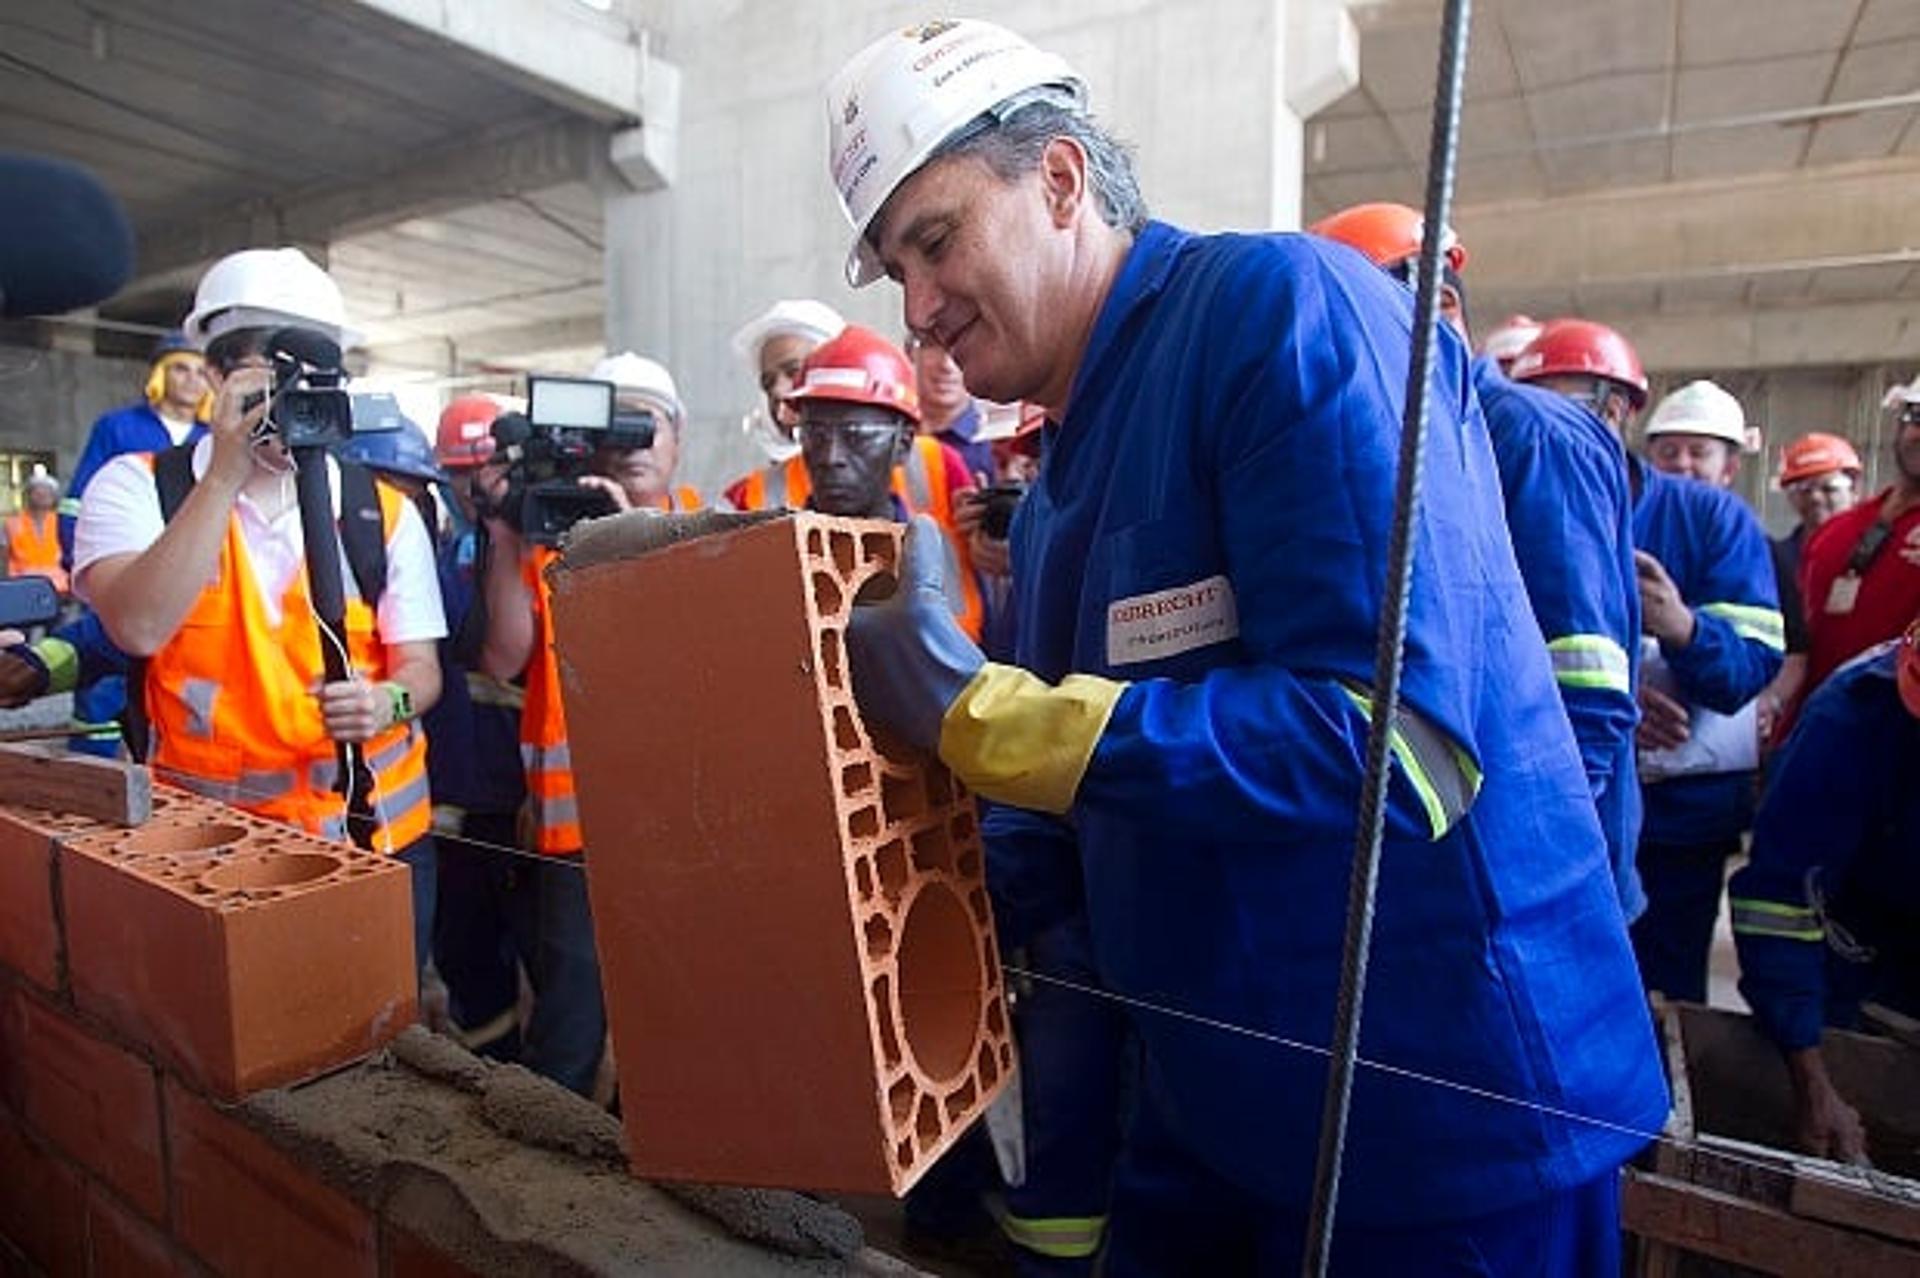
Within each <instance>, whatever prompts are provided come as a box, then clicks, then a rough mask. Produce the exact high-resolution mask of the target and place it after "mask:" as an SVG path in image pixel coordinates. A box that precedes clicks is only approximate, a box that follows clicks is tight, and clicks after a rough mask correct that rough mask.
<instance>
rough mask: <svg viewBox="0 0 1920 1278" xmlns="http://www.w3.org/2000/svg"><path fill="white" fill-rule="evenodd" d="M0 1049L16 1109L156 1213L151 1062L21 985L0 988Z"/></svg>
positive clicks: (161, 1187) (160, 1211)
mask: <svg viewBox="0 0 1920 1278" xmlns="http://www.w3.org/2000/svg"><path fill="white" fill-rule="evenodd" d="M0 1021H4V1027H3V1028H0V1050H4V1051H5V1052H6V1053H7V1055H8V1056H9V1057H10V1058H12V1060H13V1064H12V1065H11V1066H10V1067H9V1068H8V1069H7V1086H8V1088H9V1089H10V1092H11V1094H10V1095H9V1097H8V1099H9V1102H10V1103H11V1104H12V1106H13V1109H14V1112H15V1113H16V1114H17V1115H19V1117H20V1118H21V1119H22V1120H24V1121H25V1123H26V1124H27V1126H28V1127H30V1128H32V1129H33V1130H34V1131H36V1132H38V1133H39V1134H40V1135H41V1136H42V1137H44V1138H45V1139H46V1140H47V1141H48V1142H49V1143H51V1144H52V1145H53V1146H54V1147H55V1148H57V1149H59V1150H60V1152H61V1153H63V1154H65V1155H66V1156H67V1157H68V1158H69V1159H71V1160H72V1161H73V1162H75V1163H77V1164H79V1165H80V1166H82V1167H84V1168H86V1169H87V1170H88V1171H89V1172H91V1173H92V1174H94V1175H95V1176H98V1177H100V1178H101V1179H102V1180H104V1181H106V1182H107V1183H108V1184H110V1185H112V1186H113V1187H114V1188H115V1189H117V1190H118V1191H120V1193H122V1194H123V1195H125V1196H126V1198H127V1200H128V1201H129V1202H131V1203H132V1204H133V1205H134V1206H135V1207H137V1208H138V1209H139V1210H140V1211H142V1212H144V1213H146V1215H147V1216H148V1217H149V1218H150V1219H153V1220H161V1219H164V1218H165V1216H166V1210H167V1181H166V1169H165V1167H164V1165H163V1162H162V1159H161V1153H160V1094H159V1090H158V1080H157V1079H156V1078H155V1075H154V1071H153V1067H152V1066H150V1065H148V1064H147V1063H146V1062H145V1061H143V1060H141V1059H140V1058H138V1057H137V1056H133V1055H131V1054H130V1053H128V1052H126V1051H123V1050H122V1049H120V1048H119V1047H116V1046H114V1045H113V1044H111V1043H108V1042H105V1041H103V1040H102V1039H100V1038H98V1037H97V1036H95V1035H94V1034H92V1033H89V1032H88V1031H87V1030H86V1029H84V1028H82V1027H81V1026H79V1025H77V1024H75V1023H74V1021H73V1020H72V1019H71V1018H70V1017H69V1016H67V1015H63V1014H62V1013H61V1011H60V1010H59V1009H58V1008H57V1007H55V1006H53V1005H50V1004H48V1003H46V1002H45V1001H43V1000H42V999H40V998H39V997H37V996H36V995H34V994H32V993H29V992H28V991H27V990H26V989H25V988H24V987H20V988H17V989H15V990H13V991H12V992H11V993H10V994H0Z"/></svg>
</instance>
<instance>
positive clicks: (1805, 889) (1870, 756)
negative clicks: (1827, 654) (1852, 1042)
mask: <svg viewBox="0 0 1920 1278" xmlns="http://www.w3.org/2000/svg"><path fill="white" fill-rule="evenodd" d="M1896 659H1897V657H1896V645H1894V644H1883V645H1881V646H1880V647H1878V648H1875V649H1870V650H1869V651H1868V652H1866V653H1864V654H1862V655H1861V656H1859V657H1856V658H1855V659H1854V660H1853V661H1851V662H1849V663H1848V664H1847V665H1845V666H1842V667H1841V668H1840V669H1839V670H1838V671H1837V672H1835V673H1834V674H1833V675H1832V676H1830V677H1829V678H1828V679H1827V681H1826V682H1825V683H1823V684H1821V685H1820V687H1819V688H1818V689H1817V690H1816V691H1815V692H1814V694H1813V697H1812V698H1811V699H1810V700H1809V701H1808V702H1807V704H1806V708H1805V709H1804V710H1803V711H1802V712H1801V716H1800V718H1799V720H1798V721H1797V722H1796V723H1795V725H1794V729H1793V731H1792V733H1791V734H1789V735H1788V737H1787V740H1786V743H1785V744H1784V745H1782V746H1781V748H1780V752H1779V754H1777V755H1775V756H1774V760H1773V763H1772V766H1771V768H1770V769H1769V777H1768V781H1767V790H1766V794H1765V795H1764V796H1763V797H1762V798H1761V800H1760V812H1759V815H1758V816H1757V817H1756V818H1755V820H1754V825H1753V852H1752V856H1751V857H1750V858H1749V860H1748V861H1747V864H1746V865H1745V866H1744V867H1742V868H1741V870H1740V871H1739V872H1738V873H1737V874H1735V875H1734V876H1733V880H1732V882H1731V883H1729V884H1728V886H1727V896H1728V898H1729V900H1730V904H1731V907H1732V911H1733V939H1734V943H1735V945H1736V946H1738V947H1739V952H1740V993H1741V994H1742V995H1743V996H1745V998H1746V1000H1747V1003H1748V1005H1749V1006H1751V1007H1752V1008H1753V1015H1754V1019H1755V1020H1757V1021H1758V1022H1759V1023H1760V1026H1761V1028H1762V1029H1764V1030H1765V1031H1766V1033H1767V1035H1768V1037H1770V1038H1772V1039H1773V1041H1774V1042H1776V1043H1778V1044H1779V1045H1780V1046H1781V1048H1782V1049H1784V1050H1786V1051H1795V1050H1798V1049H1800V1048H1804V1047H1813V1046H1815V1045H1816V1044H1818V1043H1819V1041H1820V1029H1821V1026H1822V1025H1823V1024H1825V1025H1837V1026H1841V1027H1843V1028H1852V1027H1853V1026H1855V1025H1856V1024H1857V1023H1858V1021H1859V1011H1860V1002H1861V1000H1862V999H1864V998H1872V999H1875V1000H1877V1001H1879V1002H1882V1003H1886V1004H1888V1005H1890V1006H1892V1007H1894V1008H1895V1009H1897V1010H1899V1011H1903V1012H1906V1013H1908V1014H1909V1015H1920V786H1916V785H1915V784H1914V783H1913V779H1914V777H1915V776H1916V775H1920V721H1916V720H1915V719H1914V717H1913V715H1911V714H1909V713H1908V712H1907V709H1906V707H1905V706H1904V705H1903V704H1902V703H1901V700H1900V694H1899V691H1898V688H1897V687H1896V685H1895V682H1894V668H1895V661H1896Z"/></svg>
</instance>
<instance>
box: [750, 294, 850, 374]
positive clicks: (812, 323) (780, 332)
mask: <svg viewBox="0 0 1920 1278" xmlns="http://www.w3.org/2000/svg"><path fill="white" fill-rule="evenodd" d="M846 326H847V321H846V320H844V319H842V318H841V316H840V312H839V311H836V310H834V309H833V308H832V307H831V306H828V305H827V304H826V303H825V302H816V301H814V300H813V299H812V298H810V297H801V298H783V299H781V300H780V301H778V302H775V303H774V304H773V305H772V306H769V307H768V308H767V309H766V310H764V311H762V312H761V313H760V314H758V315H756V316H754V317H753V318H752V319H750V320H748V321H747V322H746V323H745V324H743V325H741V326H740V331H739V332H737V333H735V334H734V335H733V350H734V353H735V354H736V355H738V356H739V357H740V358H741V359H744V360H745V361H747V363H748V364H750V365H752V366H753V371H754V373H755V375H758V374H759V372H760V368H759V364H760V348H761V347H762V346H765V345H766V344H767V343H768V342H770V341H772V340H773V339H774V338H776V337H786V336H789V335H792V336H795V337H804V338H806V339H808V340H809V341H811V342H813V343H815V344H816V345H817V344H818V343H820V342H826V341H831V340H832V339H834V338H836V337H838V336H840V330H841V329H843V328H845V327H846Z"/></svg>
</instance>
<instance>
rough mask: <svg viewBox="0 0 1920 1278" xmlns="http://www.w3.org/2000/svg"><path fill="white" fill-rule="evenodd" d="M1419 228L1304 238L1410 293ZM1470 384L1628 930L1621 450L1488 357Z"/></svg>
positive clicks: (1631, 879) (1630, 826)
mask: <svg viewBox="0 0 1920 1278" xmlns="http://www.w3.org/2000/svg"><path fill="white" fill-rule="evenodd" d="M1422 225H1423V224H1422V219H1421V216H1420V214H1419V212H1418V211H1417V210H1414V209H1411V208H1408V207H1407V206H1406V205H1404V204H1390V203H1382V204H1361V205H1356V206H1355V207H1353V208H1350V209H1345V210H1343V211H1341V212H1339V213H1335V214H1334V215H1333V216H1331V217H1328V218H1326V219H1323V220H1322V221H1320V222H1318V223H1316V224H1315V225H1314V226H1312V227H1310V228H1308V229H1309V230H1310V231H1311V232H1312V233H1313V234H1315V235H1320V236H1324V237H1325V238H1327V239H1331V240H1337V241H1339V242H1340V243H1342V244H1346V245H1348V246H1350V247H1352V248H1355V249H1358V250H1359V251H1360V252H1362V253H1364V254H1366V256H1367V258H1368V259H1369V260H1370V261H1372V262H1373V264H1374V265H1375V266H1378V267H1380V268H1381V269H1382V270H1384V271H1386V272H1387V273H1388V274H1389V275H1392V276H1393V277H1394V278H1396V279H1398V280H1401V281H1402V282H1403V283H1407V284H1409V286H1411V283H1412V273H1413V271H1414V270H1415V269H1416V266H1417V263H1418V261H1419V256H1420V236H1421V231H1422ZM1443 246H1444V257H1445V260H1446V263H1447V274H1446V282H1445V283H1444V284H1443V285H1442V286H1441V290H1442V291H1441V297H1442V299H1443V305H1442V308H1441V310H1442V313H1443V314H1444V315H1445V316H1446V318H1447V320H1448V321H1449V322H1450V323H1451V324H1452V325H1453V327H1454V331H1456V332H1457V333H1459V334H1460V340H1461V341H1463V342H1466V343H1467V344H1468V346H1469V348H1471V346H1472V344H1473V334H1472V332H1471V331H1470V329H1469V327H1468V322H1467V308H1466V292H1465V290H1466V281H1465V278H1464V272H1465V270H1466V265H1467V250H1466V246H1465V245H1463V244H1461V243H1460V241H1459V238H1458V237H1457V236H1456V235H1454V233H1453V230H1452V228H1451V227H1449V228H1447V231H1446V237H1445V239H1444V241H1443ZM1509 323H1511V321H1509ZM1535 327H1536V328H1537V327H1538V326H1537V325H1536V326H1535ZM1472 373H1473V386H1474V392H1475V394H1476V395H1478V397H1479V399H1480V407H1481V410H1482V411H1483V412H1484V414H1485V415H1486V421H1487V435H1488V438H1490V439H1491V440H1492V442H1493V460H1494V465H1495V467H1496V468H1497V469H1498V470H1499V472H1500V491H1501V492H1502V493H1503V494H1504V495H1505V504H1506V513H1507V529H1508V531H1509V533H1510V534H1511V536H1512V540H1513V550H1514V556H1515V558H1516V559H1518V560H1519V562H1520V579H1521V581H1522V582H1523V583H1525V585H1526V588H1527V601H1528V602H1529V603H1531V604H1532V605H1533V615H1534V618H1535V620H1537V621H1538V622H1539V623H1540V632H1541V637H1542V638H1543V639H1545V640H1546V644H1547V652H1548V654H1549V656H1550V657H1551V658H1552V661H1553V674H1554V681H1555V683H1556V684H1558V685H1559V689H1560V701H1561V704H1562V705H1563V706H1564V707H1565V708H1566V712H1567V719H1568V721H1569V723H1571V725H1572V727H1573V735H1574V739H1575V740H1576V741H1577V742H1578V743H1579V745H1580V762H1581V766H1582V767H1583V768H1584V770H1585V771H1586V774H1587V788H1588V790H1589V791H1590V792H1591V793H1592V795H1593V804H1594V810H1595V811H1596V812H1597V813H1598V815H1599V817H1600V826H1601V829H1602V830H1604V831H1605V833H1606V836H1607V851H1608V856H1609V859H1610V860H1611V863H1612V865H1613V871H1614V884H1615V886H1616V887H1617V888H1618V890H1619V893H1620V908H1621V910H1622V912H1623V913H1624V914H1625V915H1626V917H1627V920H1628V921H1629V922H1631V921H1632V920H1634V919H1636V918H1638V917H1639V915H1640V912H1641V910H1643V909H1645V908H1646V903H1647V901H1646V895H1645V893H1644V892H1642V891H1641V888H1640V876H1639V874H1638V873H1637V872H1636V870H1635V869H1634V852H1635V848H1636V847H1637V846H1638V843H1639V838H1640V783H1639V780H1638V778H1637V777H1636V776H1635V775H1634V762H1633V731H1634V727H1635V725H1636V724H1638V722H1639V720H1640V712H1639V709H1638V707H1637V706H1636V704H1635V701H1634V691H1633V689H1634V680H1635V678H1636V676H1637V675H1638V672H1639V664H1640V587H1639V581H1638V577H1637V575H1636V572H1635V569H1634V562H1633V497H1632V494H1631V493H1630V492H1629V491H1628V489H1627V460H1626V451H1625V449H1624V447H1623V446H1622V445H1621V443H1620V439H1619V437H1618V436H1616V435H1615V434H1614V433H1613V432H1612V431H1611V430H1609V429H1608V428H1607V426H1606V425H1605V424H1604V423H1603V422H1601V421H1600V420H1599V419H1598V418H1597V417H1595V416H1594V415H1593V414H1592V413H1590V412H1587V411H1585V410H1584V409H1582V408H1581V407H1580V406H1579V405H1577V404H1575V403H1573V402H1572V401H1571V400H1569V399H1567V398H1566V397H1565V396H1562V395H1555V394H1553V393H1552V392H1551V391H1547V390H1544V389H1541V388H1540V387H1536V386H1527V385H1524V384H1522V383H1518V382H1514V381H1510V380H1508V378H1507V376H1506V373H1505V371H1504V370H1503V369H1501V367H1500V366H1499V364H1498V363H1497V362H1496V360H1495V358H1494V357H1493V356H1492V355H1488V354H1483V355H1481V356H1479V357H1478V358H1477V359H1475V360H1474V361H1473V364H1472Z"/></svg>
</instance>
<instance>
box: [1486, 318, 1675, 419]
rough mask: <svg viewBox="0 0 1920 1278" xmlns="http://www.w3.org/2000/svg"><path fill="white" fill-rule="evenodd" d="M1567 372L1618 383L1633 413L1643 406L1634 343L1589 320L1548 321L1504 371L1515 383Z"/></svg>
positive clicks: (1643, 382) (1641, 379)
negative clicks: (1624, 391) (1631, 403)
mask: <svg viewBox="0 0 1920 1278" xmlns="http://www.w3.org/2000/svg"><path fill="white" fill-rule="evenodd" d="M1569 373H1571V374H1582V373H1584V374H1586V375H1588V376H1592V377H1604V378H1606V379H1607V380H1608V381H1612V382H1617V383H1619V384H1620V385H1621V386H1624V387H1626V389H1627V390H1628V392H1629V397H1630V398H1631V399H1632V401H1633V406H1634V408H1635V409H1636V410H1637V409H1639V408H1642V407H1644V406H1645V405H1646V402H1647V374H1646V370H1645V369H1643V368H1641V367H1640V356H1639V355H1638V354H1636V353H1635V352H1634V349H1633V343H1631V342H1629V341H1628V340H1627V339H1626V338H1624V337H1622V336H1620V334H1619V333H1617V332H1615V331H1614V330H1613V329H1610V328H1608V327H1607V326H1606V325H1605V324H1596V323H1594V322H1593V321H1592V320H1583V319H1556V320H1548V321H1547V322H1546V324H1545V326H1544V327H1542V328H1541V330H1540V335H1539V336H1538V337H1536V338H1534V339H1533V340H1532V341H1531V342H1528V343H1527V346H1526V349H1525V350H1523V351H1521V352H1520V353H1519V354H1518V355H1516V356H1514V359H1513V367H1512V368H1511V369H1509V370H1508V371H1507V375H1508V376H1509V377H1511V378H1513V380H1514V381H1516V382H1530V381H1532V380H1534V379H1535V378H1536V377H1553V376H1556V375H1563V374H1569Z"/></svg>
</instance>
